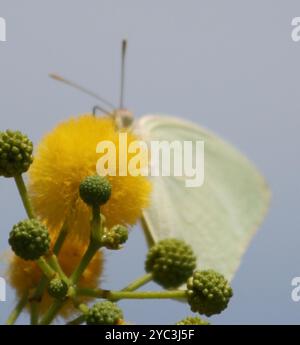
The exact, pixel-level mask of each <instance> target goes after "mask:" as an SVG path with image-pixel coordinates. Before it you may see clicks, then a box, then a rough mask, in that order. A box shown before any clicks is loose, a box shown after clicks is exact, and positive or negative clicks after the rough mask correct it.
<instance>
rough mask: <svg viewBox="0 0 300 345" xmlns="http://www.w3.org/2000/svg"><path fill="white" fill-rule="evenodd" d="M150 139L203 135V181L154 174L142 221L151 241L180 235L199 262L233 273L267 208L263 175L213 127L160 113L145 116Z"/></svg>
mask: <svg viewBox="0 0 300 345" xmlns="http://www.w3.org/2000/svg"><path fill="white" fill-rule="evenodd" d="M138 128H139V130H140V132H141V134H142V136H143V138H145V139H146V140H167V141H169V142H170V141H174V140H180V141H184V140H187V141H193V142H195V141H197V140H202V141H204V147H205V149H204V151H205V153H204V157H205V163H204V166H205V167H204V173H205V175H204V176H205V177H204V183H203V185H202V186H201V187H194V188H187V187H186V186H185V183H184V181H183V179H182V178H179V177H174V176H170V177H164V176H159V177H152V178H151V179H152V183H153V192H152V200H151V205H150V207H149V208H147V209H146V210H145V211H144V215H143V222H142V223H143V227H144V230H145V233H146V237H147V239H148V242H149V243H151V242H152V243H153V242H157V241H159V240H161V239H164V238H167V237H176V238H181V239H183V240H185V241H186V242H187V243H189V244H190V245H191V246H192V247H193V249H194V251H195V253H196V254H197V256H198V267H199V268H202V269H204V268H213V269H215V270H217V271H219V272H221V273H223V274H224V275H225V276H226V277H227V278H228V279H231V278H232V277H233V275H234V273H235V271H236V270H237V268H238V266H239V263H240V260H241V257H242V255H243V253H244V252H245V250H246V248H247V246H248V244H249V241H250V239H251V237H252V236H253V235H254V233H255V231H256V230H257V228H258V227H259V225H260V223H261V221H262V220H263V217H264V215H265V213H266V210H267V208H268V204H269V199H270V193H269V190H268V187H267V185H266V183H265V180H264V178H263V177H262V176H261V175H260V173H259V172H258V171H257V170H256V168H255V167H254V166H253V165H252V164H251V163H250V162H249V161H248V160H247V158H245V157H244V156H243V155H242V154H241V153H240V152H239V151H237V150H236V149H235V148H234V147H232V146H231V145H229V144H228V143H226V142H224V141H223V140H221V139H220V138H219V137H217V136H216V135H214V134H212V133H211V132H209V131H207V130H205V129H203V128H201V127H199V126H197V125H195V124H193V123H189V122H186V121H183V120H179V119H177V118H173V117H167V116H161V115H148V116H144V117H143V118H141V119H140V120H139V122H138Z"/></svg>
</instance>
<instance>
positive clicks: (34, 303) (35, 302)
mask: <svg viewBox="0 0 300 345" xmlns="http://www.w3.org/2000/svg"><path fill="white" fill-rule="evenodd" d="M67 233H68V232H67V227H66V224H64V225H63V226H62V228H61V230H60V232H59V235H58V237H57V239H56V241H55V243H54V246H53V253H54V254H55V255H58V254H59V252H60V249H61V247H62V245H63V243H64V241H65V238H66V236H67ZM47 282H48V279H47V277H46V276H45V275H44V274H43V276H42V278H41V279H40V281H39V283H38V285H37V287H36V289H35V292H34V294H33V296H32V298H31V308H30V309H31V312H30V314H31V315H30V319H31V323H32V324H33V325H36V324H37V323H38V317H39V311H38V306H39V302H40V300H41V299H42V297H43V293H44V291H45V289H46V286H47Z"/></svg>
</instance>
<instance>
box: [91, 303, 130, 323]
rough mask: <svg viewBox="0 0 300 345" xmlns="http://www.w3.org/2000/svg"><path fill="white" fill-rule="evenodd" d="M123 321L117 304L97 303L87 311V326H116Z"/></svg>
mask: <svg viewBox="0 0 300 345" xmlns="http://www.w3.org/2000/svg"><path fill="white" fill-rule="evenodd" d="M122 319H123V312H122V310H121V309H120V308H119V307H118V306H117V304H115V303H113V302H110V301H105V302H98V303H96V304H94V305H93V307H92V308H90V309H89V311H88V313H87V316H86V323H87V324H88V325H117V324H119V323H120V321H121V320H122Z"/></svg>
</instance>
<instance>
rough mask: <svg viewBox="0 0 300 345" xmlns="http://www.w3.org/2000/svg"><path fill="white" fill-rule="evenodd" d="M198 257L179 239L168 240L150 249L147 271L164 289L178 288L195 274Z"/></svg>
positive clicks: (146, 264)
mask: <svg viewBox="0 0 300 345" xmlns="http://www.w3.org/2000/svg"><path fill="white" fill-rule="evenodd" d="M195 268H196V256H195V254H194V252H193V250H192V248H191V247H190V246H189V245H188V244H186V243H185V242H183V241H181V240H178V239H166V240H162V241H160V242H158V243H157V244H156V245H154V246H153V247H152V248H150V250H149V252H148V254H147V258H146V263H145V269H146V271H147V272H148V273H152V276H153V280H154V281H155V282H156V283H158V284H160V285H161V286H163V287H164V288H177V287H179V286H180V285H182V284H183V283H185V282H186V280H187V279H188V278H189V277H190V276H191V275H192V274H193V271H194V269H195Z"/></svg>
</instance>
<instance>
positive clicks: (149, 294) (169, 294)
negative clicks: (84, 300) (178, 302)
mask: <svg viewBox="0 0 300 345" xmlns="http://www.w3.org/2000/svg"><path fill="white" fill-rule="evenodd" d="M76 293H77V295H79V296H89V297H96V298H106V299H108V300H116V299H185V298H186V291H185V290H167V291H110V290H101V289H89V288H78V289H77V290H76Z"/></svg>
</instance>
